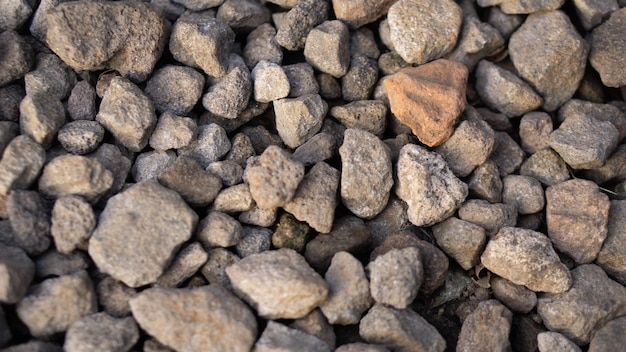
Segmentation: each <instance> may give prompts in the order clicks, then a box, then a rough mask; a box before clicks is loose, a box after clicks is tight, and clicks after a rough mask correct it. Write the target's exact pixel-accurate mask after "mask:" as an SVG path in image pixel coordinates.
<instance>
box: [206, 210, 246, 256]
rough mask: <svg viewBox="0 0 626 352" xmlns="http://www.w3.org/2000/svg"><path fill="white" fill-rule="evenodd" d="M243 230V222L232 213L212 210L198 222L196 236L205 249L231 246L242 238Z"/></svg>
mask: <svg viewBox="0 0 626 352" xmlns="http://www.w3.org/2000/svg"><path fill="white" fill-rule="evenodd" d="M241 231H242V228H241V224H240V223H239V222H238V221H237V220H235V219H233V218H232V217H231V216H230V215H228V214H226V213H222V212H219V211H212V212H210V213H209V214H208V215H207V217H205V218H204V219H202V221H200V223H199V224H198V230H197V233H196V238H197V239H198V240H199V241H200V243H202V245H203V247H204V248H205V249H210V248H213V247H231V246H234V245H236V244H237V243H238V242H239V241H240V240H241Z"/></svg>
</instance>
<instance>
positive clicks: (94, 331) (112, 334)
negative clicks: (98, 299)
mask: <svg viewBox="0 0 626 352" xmlns="http://www.w3.org/2000/svg"><path fill="white" fill-rule="evenodd" d="M137 340H139V329H138V328H137V323H135V321H134V320H133V318H130V317H128V318H123V319H117V318H114V317H112V316H110V315H108V314H107V313H104V312H101V313H96V314H92V315H88V316H85V317H83V318H81V319H79V320H77V321H75V322H74V323H73V324H72V325H70V327H69V329H67V333H66V335H65V343H64V344H63V349H64V350H65V351H67V352H78V351H103V352H105V351H107V352H108V351H111V352H116V351H127V350H130V349H131V348H132V347H133V345H135V343H136V342H137Z"/></svg>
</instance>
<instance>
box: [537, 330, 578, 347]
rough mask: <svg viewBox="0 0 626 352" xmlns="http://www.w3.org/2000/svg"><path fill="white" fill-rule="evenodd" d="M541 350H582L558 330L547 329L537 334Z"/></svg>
mask: <svg viewBox="0 0 626 352" xmlns="http://www.w3.org/2000/svg"><path fill="white" fill-rule="evenodd" d="M537 345H538V347H539V352H552V351H562V352H582V350H581V349H580V347H578V346H577V345H576V344H575V343H573V342H572V341H570V340H569V339H568V338H567V337H565V336H563V335H562V334H559V333H558V332H553V331H546V332H541V333H539V334H538V335H537Z"/></svg>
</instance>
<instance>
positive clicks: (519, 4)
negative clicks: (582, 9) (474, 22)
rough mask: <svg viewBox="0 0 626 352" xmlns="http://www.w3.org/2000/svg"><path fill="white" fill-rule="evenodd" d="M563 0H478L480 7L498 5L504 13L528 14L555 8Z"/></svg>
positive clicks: (560, 4)
mask: <svg viewBox="0 0 626 352" xmlns="http://www.w3.org/2000/svg"><path fill="white" fill-rule="evenodd" d="M564 2H565V0H530V1H524V0H478V5H479V6H481V7H486V6H493V5H498V6H499V7H500V9H501V10H502V12H504V13H506V14H528V13H534V12H539V11H551V10H556V9H558V8H559V7H561V6H562V5H563V3H564Z"/></svg>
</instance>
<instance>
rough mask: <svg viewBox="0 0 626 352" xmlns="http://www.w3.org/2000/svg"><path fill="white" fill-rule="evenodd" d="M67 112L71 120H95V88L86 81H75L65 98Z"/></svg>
mask: <svg viewBox="0 0 626 352" xmlns="http://www.w3.org/2000/svg"><path fill="white" fill-rule="evenodd" d="M67 112H68V113H69V115H70V117H71V118H72V120H95V119H96V88H94V87H93V86H92V85H91V84H89V82H87V81H80V82H78V83H76V85H75V86H74V88H72V92H71V93H70V97H69V98H68V100H67Z"/></svg>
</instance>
